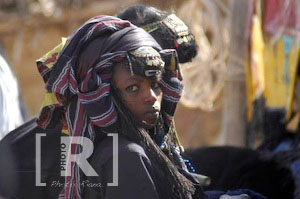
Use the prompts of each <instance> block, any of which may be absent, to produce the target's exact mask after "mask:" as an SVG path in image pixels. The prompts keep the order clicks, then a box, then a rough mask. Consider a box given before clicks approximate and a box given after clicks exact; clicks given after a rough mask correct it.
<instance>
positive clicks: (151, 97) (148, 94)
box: [144, 88, 157, 103]
mask: <svg viewBox="0 0 300 199" xmlns="http://www.w3.org/2000/svg"><path fill="white" fill-rule="evenodd" d="M156 100H157V96H156V94H155V92H154V90H153V89H152V88H149V89H147V90H146V91H145V93H144V102H145V103H154V102H155V101H156Z"/></svg>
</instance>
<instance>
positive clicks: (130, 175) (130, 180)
mask: <svg viewBox="0 0 300 199" xmlns="http://www.w3.org/2000/svg"><path fill="white" fill-rule="evenodd" d="M118 139H119V145H118V147H119V153H118V186H107V183H112V182H113V144H112V143H113V142H112V137H107V138H105V139H104V140H103V141H102V142H101V143H100V144H99V146H97V148H96V149H95V153H94V154H93V158H92V160H91V165H92V167H93V168H94V169H95V170H96V172H97V173H98V174H99V176H98V177H89V178H88V181H89V182H93V183H98V182H101V185H102V186H101V188H99V187H98V188H86V189H85V190H86V196H85V198H91V199H93V198H97V199H98V198H99V199H101V198H103V199H104V198H106V199H108V198H109V199H121V198H130V199H140V198H143V199H158V198H159V196H158V193H157V190H156V186H155V178H154V173H153V168H152V166H151V162H150V160H149V159H148V157H147V155H146V154H145V151H144V149H143V148H142V147H141V146H139V145H138V144H136V143H133V142H131V141H129V140H128V139H127V138H125V137H124V136H121V135H120V136H118Z"/></svg>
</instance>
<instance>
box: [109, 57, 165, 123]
mask: <svg viewBox="0 0 300 199" xmlns="http://www.w3.org/2000/svg"><path fill="white" fill-rule="evenodd" d="M113 84H114V86H115V88H117V89H118V91H119V93H120V95H121V98H122V100H123V103H124V104H125V106H126V107H127V108H128V109H129V110H130V111H131V113H132V114H133V115H134V116H135V117H136V119H137V120H138V121H137V122H138V124H139V125H141V126H142V127H145V128H152V127H154V126H155V124H156V123H157V121H158V117H159V112H160V105H161V98H162V91H161V89H160V87H159V85H158V80H156V79H152V78H146V77H142V76H139V75H132V74H131V73H130V72H129V71H128V69H127V68H126V67H125V66H124V64H122V63H118V64H117V65H116V66H115V68H114V73H113Z"/></svg>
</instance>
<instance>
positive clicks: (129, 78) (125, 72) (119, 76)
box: [113, 62, 159, 83]
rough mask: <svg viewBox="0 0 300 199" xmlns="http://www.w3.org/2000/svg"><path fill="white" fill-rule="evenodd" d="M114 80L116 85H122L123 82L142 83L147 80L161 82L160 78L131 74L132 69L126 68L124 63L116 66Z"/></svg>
mask: <svg viewBox="0 0 300 199" xmlns="http://www.w3.org/2000/svg"><path fill="white" fill-rule="evenodd" d="M113 79H114V82H115V83H118V82H120V83H122V82H133V81H137V82H142V81H146V80H157V81H158V80H159V78H156V76H153V77H151V78H149V77H144V76H141V75H139V74H133V73H131V71H130V69H129V68H128V67H126V64H125V63H124V62H120V63H117V64H116V65H115V66H114V72H113Z"/></svg>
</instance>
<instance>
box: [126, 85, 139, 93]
mask: <svg viewBox="0 0 300 199" xmlns="http://www.w3.org/2000/svg"><path fill="white" fill-rule="evenodd" d="M138 89H139V87H138V86H137V85H132V86H128V87H127V88H126V91H129V92H135V91H137V90H138Z"/></svg>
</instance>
